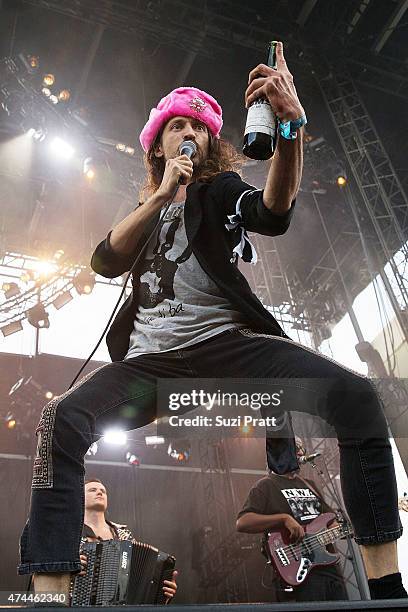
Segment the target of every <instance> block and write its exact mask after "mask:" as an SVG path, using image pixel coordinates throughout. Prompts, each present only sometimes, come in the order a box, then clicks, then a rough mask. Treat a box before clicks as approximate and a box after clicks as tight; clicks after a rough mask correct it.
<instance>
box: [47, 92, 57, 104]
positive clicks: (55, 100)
mask: <svg viewBox="0 0 408 612" xmlns="http://www.w3.org/2000/svg"><path fill="white" fill-rule="evenodd" d="M48 99H49V101H50V102H52V103H53V104H58V98H57V96H55V95H54V94H51V95H50V97H49V98H48Z"/></svg>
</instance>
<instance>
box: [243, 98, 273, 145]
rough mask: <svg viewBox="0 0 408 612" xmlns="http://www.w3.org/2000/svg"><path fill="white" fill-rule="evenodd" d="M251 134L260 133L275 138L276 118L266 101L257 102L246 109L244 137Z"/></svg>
mask: <svg viewBox="0 0 408 612" xmlns="http://www.w3.org/2000/svg"><path fill="white" fill-rule="evenodd" d="M251 132H262V133H263V134H268V135H269V136H270V137H271V138H275V136H276V116H275V113H274V112H273V110H272V108H271V105H270V104H269V102H268V101H267V100H263V99H261V100H257V101H256V102H254V103H253V104H251V106H250V107H249V108H248V115H247V120H246V124H245V132H244V135H246V134H250V133H251Z"/></svg>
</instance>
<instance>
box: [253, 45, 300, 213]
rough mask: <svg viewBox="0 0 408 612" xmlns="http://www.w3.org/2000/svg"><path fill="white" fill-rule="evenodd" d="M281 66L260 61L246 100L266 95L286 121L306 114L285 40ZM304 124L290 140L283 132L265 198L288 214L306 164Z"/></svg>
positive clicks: (271, 206) (278, 55)
mask: <svg viewBox="0 0 408 612" xmlns="http://www.w3.org/2000/svg"><path fill="white" fill-rule="evenodd" d="M276 66H277V69H276V70H274V69H273V68H271V67H269V66H266V65H265V64H260V65H259V66H257V67H256V68H254V70H252V71H251V72H250V74H249V79H248V88H247V90H246V92H245V104H246V106H247V107H248V106H249V105H250V104H251V103H252V102H254V100H256V99H257V98H260V97H264V98H265V97H266V98H267V99H268V101H269V103H270V105H271V107H272V109H273V111H274V112H275V114H276V116H277V117H278V118H279V119H280V121H281V122H282V123H286V122H288V121H295V120H297V119H299V118H300V117H302V116H304V114H305V111H304V110H303V107H302V104H301V103H300V101H299V98H298V95H297V92H296V88H295V85H294V83H293V76H292V74H291V73H290V72H289V69H288V67H287V65H286V61H285V58H284V56H283V44H282V43H281V42H279V43H278V44H277V48H276ZM302 141H303V128H300V129H299V130H298V131H297V138H294V139H290V140H287V139H286V138H284V137H282V136H280V135H279V137H278V144H277V148H276V151H275V155H274V157H273V159H272V163H271V166H270V169H269V172H268V177H267V180H266V184H265V188H264V192H263V201H264V204H265V206H266V207H267V208H269V209H270V210H271V211H273V212H274V213H275V214H278V215H280V214H281V215H284V214H285V213H286V212H287V211H288V210H289V209H290V207H291V203H292V202H293V200H294V199H295V198H296V194H297V192H298V190H299V185H300V180H301V178H302V167H303V146H302V145H303V142H302Z"/></svg>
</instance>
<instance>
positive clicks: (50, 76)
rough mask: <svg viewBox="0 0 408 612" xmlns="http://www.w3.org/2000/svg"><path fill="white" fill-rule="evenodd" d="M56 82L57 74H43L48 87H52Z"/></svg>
mask: <svg viewBox="0 0 408 612" xmlns="http://www.w3.org/2000/svg"><path fill="white" fill-rule="evenodd" d="M54 82H55V76H54V75H53V74H44V76H43V83H44V85H46V86H47V87H51V85H54Z"/></svg>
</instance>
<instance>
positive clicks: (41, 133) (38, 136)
mask: <svg viewBox="0 0 408 612" xmlns="http://www.w3.org/2000/svg"><path fill="white" fill-rule="evenodd" d="M46 135H47V132H46V130H44V129H43V128H38V129H37V130H36V129H35V128H30V129H29V130H27V136H29V137H30V138H32V139H33V140H35V141H37V142H42V141H43V140H44V139H45V137H46Z"/></svg>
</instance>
